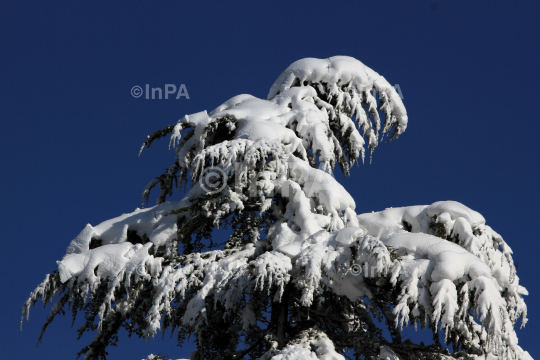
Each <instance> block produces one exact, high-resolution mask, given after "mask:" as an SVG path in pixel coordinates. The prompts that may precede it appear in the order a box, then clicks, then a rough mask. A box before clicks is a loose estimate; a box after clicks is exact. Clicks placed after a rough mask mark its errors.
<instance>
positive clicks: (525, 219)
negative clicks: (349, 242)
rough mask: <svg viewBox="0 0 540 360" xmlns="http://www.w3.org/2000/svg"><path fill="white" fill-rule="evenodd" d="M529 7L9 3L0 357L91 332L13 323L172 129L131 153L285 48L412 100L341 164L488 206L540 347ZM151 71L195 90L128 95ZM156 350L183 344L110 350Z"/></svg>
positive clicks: (535, 22)
mask: <svg viewBox="0 0 540 360" xmlns="http://www.w3.org/2000/svg"><path fill="white" fill-rule="evenodd" d="M539 19H540V4H539V3H538V2H534V1H512V2H511V1H489V2H488V1H475V2H466V1H452V2H451V1H381V2H374V1H373V2H367V1H362V2H360V1H350V2H337V1H324V2H321V1H309V2H307V1H305V2H304V1H294V2H292V1H291V2H278V1H272V2H264V3H263V2H256V1H253V2H247V1H243V2H234V3H232V2H231V3H225V2H217V1H216V2H194V1H190V2H170V1H160V2H140V1H135V2H133V1H129V2H128V1H125V2H121V1H117V2H114V4H106V3H105V2H98V1H92V2H80V1H77V2H71V1H70V2H67V1H66V2H63V4H61V5H60V2H54V4H52V3H44V2H38V1H25V2H21V1H3V2H2V4H1V5H0V69H1V70H0V121H1V125H2V141H0V157H1V160H0V183H1V185H2V188H3V189H4V190H3V194H2V204H1V205H2V206H1V207H0V209H1V210H0V212H1V219H2V245H3V246H2V247H3V249H2V252H1V259H2V261H1V273H2V287H1V288H2V296H1V297H0V309H2V312H3V316H2V327H1V330H0V331H1V336H0V349H1V350H0V352H1V355H0V357H1V358H3V359H34V358H36V359H37V358H40V359H53V358H54V359H72V358H73V359H74V358H75V354H76V353H77V352H78V351H79V350H80V349H81V348H82V347H83V346H85V345H86V344H88V343H89V342H90V341H91V338H92V336H91V335H90V334H86V335H85V336H84V337H83V339H82V340H81V341H77V340H76V334H75V329H76V328H77V323H81V321H80V320H81V319H79V321H78V322H77V323H76V324H75V328H74V329H70V326H71V317H70V315H69V313H68V315H67V316H65V317H63V318H62V317H60V318H58V319H57V320H55V321H54V323H53V324H52V325H50V327H49V329H48V331H47V332H46V333H45V336H44V339H43V343H42V344H40V346H39V348H36V342H37V337H38V334H39V331H40V329H41V325H42V324H43V322H44V320H45V318H46V316H47V314H48V311H49V310H50V305H49V306H48V307H47V309H46V310H43V309H42V308H41V306H39V305H38V306H36V307H35V308H33V309H32V310H31V314H30V322H29V323H28V322H25V323H24V326H23V331H22V332H21V331H19V318H20V309H21V306H22V304H23V302H24V301H25V300H26V298H27V296H28V294H29V293H30V291H32V290H33V289H34V287H35V286H36V285H37V284H38V283H39V282H41V281H42V280H43V278H44V275H45V274H46V273H48V272H51V271H53V270H54V269H55V267H56V263H55V261H56V260H60V259H61V257H62V256H63V254H64V253H65V248H66V247H67V245H68V244H69V241H70V240H71V239H73V238H74V237H75V236H76V235H77V234H78V233H79V232H80V231H81V230H82V229H83V228H84V226H85V225H86V224H87V223H90V224H92V225H96V224H99V223H100V222H102V221H104V220H107V219H109V218H111V217H115V216H118V215H120V214H122V213H124V212H131V211H133V210H134V209H135V207H137V206H140V198H141V192H142V190H143V188H144V187H145V185H146V184H147V183H148V181H150V180H151V179H152V178H153V177H154V176H157V175H159V174H161V172H162V170H163V169H164V168H166V167H168V166H169V165H170V163H171V162H172V157H171V155H169V156H167V149H166V141H164V140H162V141H161V142H158V143H155V144H154V145H152V147H151V148H150V149H149V150H146V151H145V152H144V153H143V154H142V156H141V158H138V157H137V154H138V151H139V148H140V145H141V142H142V141H143V140H144V139H145V137H146V135H148V134H151V133H152V132H153V131H154V130H156V129H159V128H164V127H165V126H167V125H170V124H174V123H176V121H177V120H178V119H179V118H181V117H183V116H184V115H185V114H191V113H195V112H199V111H202V110H208V111H211V110H212V109H214V108H215V107H216V106H218V105H220V104H221V103H222V102H224V101H226V100H228V99H229V98H231V97H233V96H235V95H238V94H242V93H248V94H252V95H255V96H258V97H263V98H265V97H266V95H267V93H268V90H269V89H270V86H271V85H272V83H273V81H274V80H275V79H276V78H277V76H278V75H279V74H280V73H281V71H283V70H284V69H285V68H286V67H287V66H288V65H289V64H290V63H292V62H293V61H295V60H298V59H301V58H304V57H318V58H325V57H330V56H333V55H349V56H353V57H355V58H357V59H359V60H360V61H362V62H364V63H365V64H366V65H367V66H369V67H371V68H373V69H374V70H375V71H377V72H379V73H380V74H382V75H383V76H385V77H386V79H387V80H388V81H389V82H390V83H391V84H399V86H400V89H401V91H402V94H403V96H404V103H405V106H406V108H407V110H408V115H409V127H408V128H407V131H406V132H405V133H404V134H403V135H402V136H401V137H400V139H398V140H397V141H395V142H392V143H391V144H388V145H381V146H379V147H378V148H377V150H376V151H375V153H374V157H373V164H372V165H369V164H365V165H363V166H360V168H355V169H354V170H353V175H352V177H351V178H349V179H348V180H343V179H342V180H343V185H344V186H345V188H346V189H347V190H349V192H350V193H351V194H352V195H353V197H354V198H355V200H356V203H357V212H359V213H361V212H369V211H377V210H383V209H385V208H386V207H398V206H406V205H423V204H425V205H428V204H431V203H433V202H435V201H439V200H456V201H459V202H462V203H464V204H465V205H467V206H469V207H471V208H472V209H474V210H477V211H479V212H480V213H482V214H483V215H484V217H485V218H486V220H487V224H488V225H490V226H491V227H492V228H494V229H495V230H496V231H497V232H499V233H500V234H501V235H502V236H503V237H504V239H505V240H506V241H507V243H508V244H509V245H510V246H511V247H512V248H513V250H514V259H515V261H516V262H517V264H518V275H519V276H520V278H521V280H520V282H521V284H522V285H524V286H525V287H526V288H527V289H528V290H529V292H530V296H528V297H527V298H526V302H527V304H528V306H529V319H530V321H529V324H528V325H527V326H526V328H525V329H524V330H519V331H518V337H519V340H520V345H521V346H522V347H523V348H524V349H526V350H528V351H529V352H530V353H531V355H532V356H533V357H535V358H537V359H538V358H540V345H539V344H538V341H537V338H538V333H539V332H540V312H539V310H538V309H539V307H538V305H539V300H538V299H539V296H540V294H539V292H540V284H539V281H538V278H539V276H540V270H539V265H540V246H539V239H538V230H537V229H536V228H537V227H538V218H539V216H540V211H539V204H540V199H539V190H538V183H539V181H538V180H539V177H538V175H539V170H538V156H539V155H540V151H539V150H540V146H539V141H538V134H540V125H539V122H538V117H539V112H538V103H539V95H540V92H539V83H540V81H539V80H540V71H539V68H538V66H539V64H540V46H539V40H538V39H539V36H540V21H539ZM146 84H149V86H150V87H160V88H162V89H164V88H165V84H175V85H176V87H179V86H180V84H185V87H186V90H187V92H188V94H189V97H190V99H189V100H188V99H186V98H185V97H181V98H180V99H175V97H174V96H170V97H169V99H167V100H165V99H162V100H158V99H154V100H152V99H148V100H147V99H145V98H144V96H142V97H140V98H134V97H133V96H132V95H131V89H132V87H133V86H135V85H138V86H141V87H142V88H143V89H144V87H145V85H146ZM340 179H341V178H340ZM174 198H175V199H179V195H178V192H177V193H176V194H175V197H174ZM152 199H153V200H152V201H155V196H154V197H153V198H152ZM38 304H40V303H38ZM80 315H82V314H80ZM81 318H82V317H81ZM412 331H413V330H409V333H410V332H412ZM168 337H169V335H168V334H167V335H166V338H168ZM159 351H161V353H162V354H164V355H169V356H171V358H172V359H176V358H180V357H183V356H185V357H187V356H189V352H190V351H191V350H182V349H179V348H177V347H175V341H174V340H170V339H169V340H167V339H166V340H164V341H162V340H161V339H156V340H153V341H152V340H149V341H148V343H147V344H145V343H144V341H142V340H139V339H136V340H135V339H127V338H125V336H124V335H122V336H121V340H120V342H119V346H118V347H117V348H111V349H110V357H109V358H110V359H134V360H135V359H136V360H138V359H142V358H143V357H144V358H145V357H146V355H148V354H149V353H151V352H153V353H154V354H155V353H157V352H159Z"/></svg>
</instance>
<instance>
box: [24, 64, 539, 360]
mask: <svg viewBox="0 0 540 360" xmlns="http://www.w3.org/2000/svg"><path fill="white" fill-rule="evenodd" d="M377 98H378V100H377ZM381 116H383V117H384V124H382V123H381ZM407 121H408V119H407V113H406V110H405V107H404V105H403V103H402V101H401V99H400V97H399V94H398V93H397V92H396V91H395V89H394V88H393V87H392V86H391V85H390V84H389V83H388V82H387V81H386V80H385V78H384V77H382V76H380V75H379V74H378V73H376V72H375V71H373V70H372V69H370V68H368V67H367V66H365V65H363V64H362V63H361V62H359V61H358V60H356V59H353V58H350V57H344V56H337V57H332V58H329V59H324V60H320V59H312V58H308V59H302V60H299V61H296V62H295V63H293V64H292V65H290V66H289V67H288V68H287V69H286V70H285V71H284V72H283V73H282V74H281V75H280V76H279V77H278V79H277V80H276V82H275V83H274V84H273V85H272V87H271V89H270V92H269V94H268V98H267V99H266V100H263V99H258V98H255V97H253V96H251V95H238V96H235V97H233V98H232V99H230V100H229V101H227V102H225V103H223V104H222V105H221V106H219V107H218V108H216V109H215V110H214V111H212V112H211V113H209V114H208V113H207V112H206V111H203V112H199V113H196V114H192V115H186V116H185V117H183V118H182V119H180V120H179V121H178V123H177V124H175V125H171V126H168V127H167V128H165V129H163V130H158V131H156V132H155V133H154V134H153V135H151V136H149V137H148V138H147V140H146V141H145V142H144V143H143V147H142V149H141V151H142V150H143V149H145V148H148V147H150V145H151V144H152V143H153V141H154V140H157V139H159V138H161V137H165V136H170V141H169V148H170V147H174V148H175V149H176V157H175V161H174V163H173V164H172V165H171V166H170V167H169V169H168V170H167V171H166V172H165V173H164V174H162V175H160V176H159V177H157V178H155V179H153V180H152V181H151V182H150V183H149V184H148V186H147V187H146V189H145V190H144V193H143V209H137V210H136V211H134V212H132V213H129V214H124V215H122V216H119V217H117V218H114V219H111V220H107V221H105V222H103V223H101V224H99V225H97V226H91V225H90V224H88V225H87V226H86V227H85V228H84V229H83V230H82V231H81V233H80V234H79V235H78V236H77V237H76V238H75V239H74V240H73V241H71V243H70V244H69V246H68V247H67V251H66V254H65V255H64V257H63V258H62V260H61V261H58V262H57V263H58V269H57V270H56V271H55V272H53V273H52V274H49V275H47V276H46V277H45V280H44V281H43V282H42V283H41V284H39V286H38V287H37V288H36V289H35V290H34V291H33V292H32V293H31V295H30V297H29V299H28V300H27V301H26V303H25V305H24V307H23V318H24V316H26V317H28V314H29V310H30V307H31V306H32V305H34V304H35V303H36V301H37V300H38V299H39V298H41V299H42V300H43V301H44V302H48V301H52V300H53V298H55V295H58V297H57V298H56V300H55V302H54V305H53V306H52V310H51V312H50V315H49V317H48V319H47V321H46V323H45V324H44V326H43V331H44V330H45V328H46V327H47V325H48V324H49V323H50V322H51V321H52V320H53V319H54V317H55V316H56V315H57V314H59V313H63V312H64V308H66V307H68V306H70V307H71V311H72V313H73V317H75V316H76V315H77V313H78V312H80V311H84V312H85V320H86V321H85V323H84V324H83V325H82V327H81V328H80V329H79V330H78V333H79V334H82V333H84V332H86V331H88V330H92V331H96V337H95V338H94V339H93V341H92V342H91V343H90V344H89V345H88V346H86V347H85V348H84V349H82V351H81V354H84V358H85V359H104V358H105V356H106V354H107V353H106V348H107V346H108V345H111V344H115V343H116V341H117V339H118V336H117V334H118V331H119V330H120V329H121V328H124V329H126V330H127V331H128V332H129V334H136V335H138V336H140V337H142V338H145V339H146V338H148V337H153V336H154V335H156V334H157V333H158V331H165V330H166V329H167V328H170V329H171V331H172V332H176V334H177V336H178V340H179V341H180V342H182V341H184V340H185V339H186V337H187V336H188V335H190V334H193V335H194V337H195V341H196V345H197V351H196V352H194V353H193V354H191V355H190V356H189V357H190V359H193V360H202V359H264V360H270V359H272V360H285V359H321V360H322V359H325V360H330V359H332V360H341V359H345V356H346V357H348V358H355V359H404V360H405V359H450V358H463V359H531V357H530V355H529V354H528V353H527V352H526V351H524V350H522V349H521V348H520V346H519V345H518V341H517V337H516V333H515V331H514V327H515V325H516V322H517V321H518V320H519V318H521V319H522V320H521V324H522V326H523V325H524V324H525V323H526V322H527V318H526V315H527V308H526V305H525V303H524V301H523V295H526V294H527V291H526V290H525V288H524V287H522V286H521V285H519V278H518V276H517V275H516V270H515V266H514V263H513V260H512V250H511V249H510V247H509V246H508V245H507V244H506V242H505V241H504V240H503V239H502V237H501V236H500V235H499V234H497V233H496V232H495V231H494V230H492V229H491V228H490V227H489V226H488V225H486V223H485V219H484V218H483V217H482V215H480V214H479V213H477V212H476V211H474V210H471V209H469V208H468V207H466V206H464V205H462V204H460V203H457V202H453V201H442V202H437V203H434V204H431V205H429V206H411V207H404V208H390V209H387V210H384V211H381V212H373V213H368V214H360V215H357V214H356V213H355V201H354V199H353V198H352V197H351V196H350V195H349V193H348V192H347V191H346V190H345V189H344V188H343V186H341V185H340V184H339V183H338V182H337V181H336V180H335V178H334V177H333V176H332V174H333V171H334V170H337V169H336V166H337V168H339V170H340V171H342V172H343V174H344V175H345V176H348V175H349V173H350V171H351V167H352V165H353V164H355V163H358V161H359V160H361V161H364V156H365V149H366V148H367V149H369V152H370V157H371V153H373V151H374V149H375V148H376V147H377V145H378V142H379V137H381V138H384V137H385V136H387V137H388V138H389V140H393V139H396V138H398V136H399V135H401V134H402V133H403V132H404V131H405V129H406V127H407ZM380 133H381V136H379V134H380ZM364 139H365V140H364ZM157 185H159V187H160V190H161V192H160V194H159V197H158V199H157V205H156V206H153V207H150V208H144V205H145V203H147V202H148V198H149V194H150V192H151V190H152V189H153V188H154V187H156V186H157ZM188 186H189V190H188V191H187V193H186V194H185V196H184V197H183V198H182V199H181V200H179V201H172V200H171V201H169V200H168V199H169V198H171V197H173V189H175V188H178V191H179V192H180V191H181V189H182V188H184V189H186V187H188ZM226 226H229V227H230V228H231V229H232V234H231V235H230V237H228V239H227V240H226V241H225V242H224V243H219V242H217V241H215V238H214V240H213V238H212V232H213V231H214V230H216V229H220V228H221V229H223V228H224V227H226ZM21 323H22V320H21ZM407 326H414V327H415V328H423V329H425V330H427V331H429V332H430V333H432V334H433V343H431V344H428V345H426V344H424V343H423V342H422V343H419V344H416V343H414V342H413V341H411V339H403V338H402V335H401V333H402V330H403V329H404V328H405V327H407ZM450 345H451V346H450ZM449 350H451V351H452V353H450V351H449ZM185 356H187V355H185Z"/></svg>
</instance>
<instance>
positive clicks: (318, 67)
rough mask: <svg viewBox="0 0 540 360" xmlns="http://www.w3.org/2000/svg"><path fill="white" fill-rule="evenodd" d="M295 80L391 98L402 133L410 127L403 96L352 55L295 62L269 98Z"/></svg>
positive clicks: (277, 82)
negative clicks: (351, 88) (353, 88)
mask: <svg viewBox="0 0 540 360" xmlns="http://www.w3.org/2000/svg"><path fill="white" fill-rule="evenodd" d="M295 81H299V82H300V83H304V82H310V83H324V84H329V85H334V84H338V85H345V84H349V85H353V86H354V87H355V88H356V90H357V92H358V93H362V92H365V91H370V90H372V89H376V90H377V91H380V92H382V93H385V94H386V96H388V98H389V106H390V108H391V110H390V111H391V113H392V114H393V115H394V116H396V118H397V122H398V124H399V125H398V132H399V133H402V132H403V131H405V128H406V127H407V120H408V119H407V111H406V110H405V106H404V105H403V102H402V101H401V99H400V97H399V95H398V94H397V93H396V91H395V90H394V88H393V87H392V86H391V85H390V84H389V83H388V81H386V79H385V78H384V77H382V76H381V75H379V74H378V73H376V72H375V71H373V70H372V69H370V68H369V67H367V66H365V65H364V64H362V63H361V62H360V61H358V60H356V59H355V58H352V57H349V56H333V57H331V58H328V59H315V58H306V59H302V60H298V61H295V62H294V63H292V64H291V65H290V66H289V67H288V68H287V69H286V70H285V71H284V72H283V73H282V74H281V75H280V76H279V77H278V78H277V80H276V81H275V82H274V84H273V85H272V87H271V88H270V92H269V93H268V99H271V98H273V97H275V96H276V95H277V94H279V93H281V92H283V91H285V90H287V89H289V88H290V87H291V86H293V85H294V83H295Z"/></svg>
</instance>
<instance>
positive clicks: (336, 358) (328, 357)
mask: <svg viewBox="0 0 540 360" xmlns="http://www.w3.org/2000/svg"><path fill="white" fill-rule="evenodd" d="M306 359H313V360H345V357H343V355H341V354H339V353H337V352H336V350H335V348H334V344H333V343H332V341H331V340H330V339H329V338H328V336H326V334H325V333H324V332H322V331H319V330H318V329H312V330H307V331H302V332H301V333H300V334H299V335H298V336H297V337H296V338H295V339H294V340H293V341H291V342H290V343H289V344H287V346H285V347H284V348H283V349H282V350H280V351H276V350H273V349H272V350H269V351H268V352H267V353H266V354H265V355H263V356H262V357H261V360H306Z"/></svg>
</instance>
